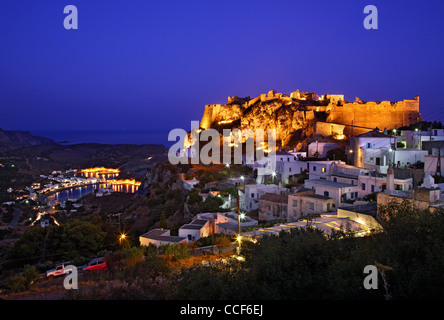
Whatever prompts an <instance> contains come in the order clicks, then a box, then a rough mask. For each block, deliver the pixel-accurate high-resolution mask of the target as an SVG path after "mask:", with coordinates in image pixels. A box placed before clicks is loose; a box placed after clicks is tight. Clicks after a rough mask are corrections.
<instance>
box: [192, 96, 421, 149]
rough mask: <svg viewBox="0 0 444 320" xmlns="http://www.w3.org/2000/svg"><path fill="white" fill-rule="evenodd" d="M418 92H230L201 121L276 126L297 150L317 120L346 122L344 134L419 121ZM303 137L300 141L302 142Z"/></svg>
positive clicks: (280, 136)
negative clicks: (347, 96)
mask: <svg viewBox="0 0 444 320" xmlns="http://www.w3.org/2000/svg"><path fill="white" fill-rule="evenodd" d="M421 120H422V118H421V114H420V113H419V97H415V98H413V100H402V101H398V102H390V101H382V102H373V101H371V102H364V101H361V100H360V99H359V98H356V99H355V101H354V102H348V101H346V100H344V96H343V95H337V94H335V95H330V94H324V95H321V96H318V95H317V94H316V93H313V92H299V90H298V91H295V92H292V93H290V94H282V93H276V91H274V90H271V91H269V92H268V93H267V94H261V95H260V96H258V97H256V98H254V99H250V97H246V98H239V97H237V96H230V97H228V101H227V104H224V105H221V104H209V105H206V106H205V110H204V114H203V117H202V120H201V122H200V127H201V128H202V129H209V128H215V129H219V130H221V129H224V128H230V129H233V128H238V129H241V130H244V129H252V130H255V129H264V130H267V129H276V131H277V139H278V141H280V142H282V144H283V145H288V144H293V145H292V147H296V149H299V148H300V147H302V144H303V142H304V140H306V139H307V138H308V137H309V136H310V135H311V134H312V133H313V128H314V124H315V123H316V122H325V123H331V124H336V125H341V127H342V126H343V128H344V129H343V133H344V135H346V136H351V135H355V134H360V133H363V132H367V131H369V130H373V129H374V128H376V127H378V128H380V129H381V130H383V129H384V128H387V129H392V128H396V127H401V126H405V125H409V124H413V123H416V122H418V121H421ZM301 142H302V144H301Z"/></svg>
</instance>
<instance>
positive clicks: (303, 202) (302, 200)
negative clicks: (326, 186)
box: [288, 190, 336, 221]
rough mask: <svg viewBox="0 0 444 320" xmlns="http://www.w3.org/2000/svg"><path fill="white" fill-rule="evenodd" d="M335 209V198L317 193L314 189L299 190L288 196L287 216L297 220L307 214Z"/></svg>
mask: <svg viewBox="0 0 444 320" xmlns="http://www.w3.org/2000/svg"><path fill="white" fill-rule="evenodd" d="M335 210H336V204H335V199H333V198H330V197H327V196H322V195H318V194H316V193H315V190H301V192H297V193H294V194H291V195H289V196H288V218H289V220H290V221H291V220H293V221H294V220H298V219H300V218H302V217H304V216H306V215H308V214H316V213H318V214H320V213H328V212H333V211H335Z"/></svg>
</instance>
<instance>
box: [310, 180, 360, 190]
mask: <svg viewBox="0 0 444 320" xmlns="http://www.w3.org/2000/svg"><path fill="white" fill-rule="evenodd" d="M307 181H308V182H314V183H315V184H319V185H324V186H328V187H333V188H351V187H357V185H353V184H348V183H342V182H334V181H328V180H323V179H314V180H307Z"/></svg>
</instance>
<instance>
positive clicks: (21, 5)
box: [0, 0, 444, 131]
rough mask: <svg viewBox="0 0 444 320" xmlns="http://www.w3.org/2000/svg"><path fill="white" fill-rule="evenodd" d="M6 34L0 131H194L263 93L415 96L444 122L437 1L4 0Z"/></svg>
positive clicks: (0, 23)
mask: <svg viewBox="0 0 444 320" xmlns="http://www.w3.org/2000/svg"><path fill="white" fill-rule="evenodd" d="M70 4H72V5H76V6H77V8H78V10H79V29H78V30H65V29H64V28H63V19H64V17H65V14H63V8H64V7H65V6H66V5H70ZM368 4H373V5H376V6H377V8H378V11H379V29H378V30H365V29H364V27H363V20H364V18H365V14H364V13H363V9H364V7H365V6H366V5H368ZM0 30H1V31H0V35H1V37H0V127H1V128H3V129H11V130H37V129H121V128H122V129H123V128H126V129H139V130H167V131H168V130H170V129H173V128H184V129H189V126H190V121H191V120H200V118H201V116H202V113H203V108H204V105H205V104H211V103H226V99H227V97H228V96H230V95H237V96H241V97H244V96H251V97H255V96H258V95H259V94H261V93H266V92H268V91H269V90H271V89H275V90H276V91H277V92H281V93H290V92H292V91H295V90H297V89H299V90H301V91H314V92H316V93H318V94H324V93H332V94H334V93H338V94H344V95H345V97H346V99H348V100H354V98H355V97H356V96H358V97H360V98H361V99H362V100H374V101H382V100H392V101H396V100H402V99H411V98H413V97H414V96H415V95H419V96H420V98H421V102H420V108H421V112H422V114H423V116H424V118H425V119H426V120H434V119H436V120H442V119H444V111H443V110H444V109H443V108H442V106H443V101H444V99H443V98H444V95H443V93H444V90H443V89H444V88H443V83H444V82H443V80H442V77H443V75H444V64H443V60H444V1H438V0H436V1H406V0H405V1H389V0H384V1H374V0H371V1H370V0H367V1H360V0H353V1H350V0H348V1H345V0H335V1H325V0H324V1H319V0H317V1H316V0H314V1H313V0H310V1H309V0H304V1H297V0H290V1H276V0H273V1H260V0H253V1H249V0H248V1H247V0H235V1H228V0H224V1H214V0H205V1H196V0H186V1H184V0H180V1H170V0H162V1H160V0H159V1H157V0H156V1H154V0H131V1H128V0H125V1H121V0H106V1H105V0H87V1H86V0H85V1H79V0H51V1H46V0H44V1H36V0H32V1H31V0H30V1H23V0H3V1H1V4H0ZM433 116H435V118H434V117H433Z"/></svg>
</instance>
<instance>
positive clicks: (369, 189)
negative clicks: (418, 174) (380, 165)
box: [358, 170, 413, 198]
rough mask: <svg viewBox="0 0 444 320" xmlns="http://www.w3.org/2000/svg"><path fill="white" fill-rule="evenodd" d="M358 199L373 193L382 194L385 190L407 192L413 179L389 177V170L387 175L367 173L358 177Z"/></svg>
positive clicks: (373, 172)
mask: <svg viewBox="0 0 444 320" xmlns="http://www.w3.org/2000/svg"><path fill="white" fill-rule="evenodd" d="M358 184H359V197H360V198H362V197H365V196H366V195H369V194H371V193H374V192H384V191H385V190H388V189H391V190H400V191H408V190H411V189H412V184H413V179H412V178H408V179H400V178H395V177H394V175H393V176H391V173H390V170H388V173H387V174H383V173H379V172H375V171H369V172H367V173H362V174H361V175H360V176H359V182H358Z"/></svg>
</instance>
